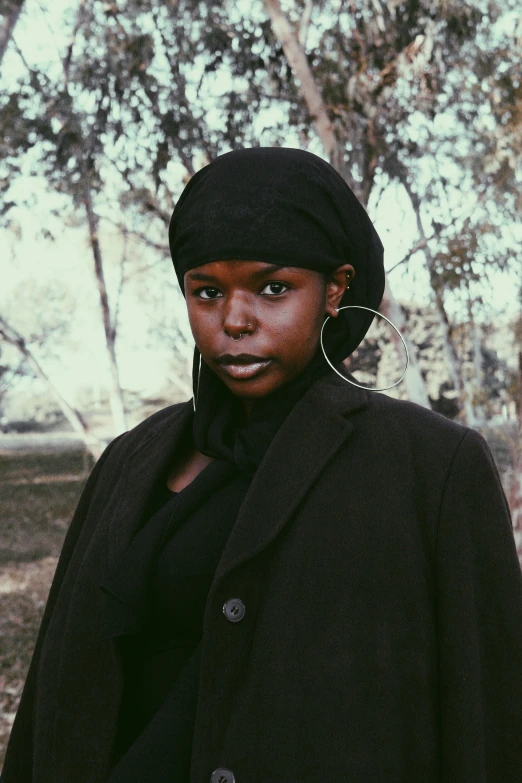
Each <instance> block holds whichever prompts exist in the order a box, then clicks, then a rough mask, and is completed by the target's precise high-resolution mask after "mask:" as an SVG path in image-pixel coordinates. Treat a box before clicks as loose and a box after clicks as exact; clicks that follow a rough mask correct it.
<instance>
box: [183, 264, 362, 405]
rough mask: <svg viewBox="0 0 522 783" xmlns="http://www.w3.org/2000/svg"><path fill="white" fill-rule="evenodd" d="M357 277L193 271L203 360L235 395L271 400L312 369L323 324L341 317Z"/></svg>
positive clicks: (265, 268) (188, 286)
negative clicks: (339, 312)
mask: <svg viewBox="0 0 522 783" xmlns="http://www.w3.org/2000/svg"><path fill="white" fill-rule="evenodd" d="M354 274H355V272H354V269H353V267H352V266H351V265H350V264H345V265H344V266H342V267H339V268H338V269H337V270H336V271H335V272H334V273H333V275H331V276H330V278H329V280H328V282H327V281H326V280H325V279H324V277H323V276H322V275H321V274H320V273H319V272H315V271H312V270H308V269H301V268H300V267H283V266H281V265H276V264H268V263H265V262H263V261H212V262H210V263H208V264H202V265H201V266H198V267H196V268H194V269H192V270H189V271H188V272H186V273H185V276H184V286H185V297H186V302H187V309H188V317H189V321H190V326H191V329H192V334H193V335H194V340H195V342H196V345H197V347H198V349H199V352H200V353H201V356H202V357H203V359H204V361H205V362H206V363H207V364H208V366H209V367H210V368H211V369H212V370H213V371H214V372H215V374H216V375H217V376H218V377H219V378H220V379H221V380H222V381H223V383H225V384H226V386H227V387H228V388H229V389H230V391H231V392H232V394H234V395H235V396H237V397H240V398H242V399H243V400H245V401H248V400H250V401H253V400H255V399H259V398H260V397H265V396H266V395H267V394H270V393H271V392H273V391H275V390H276V389H278V388H279V387H280V386H283V385H284V384H286V383H288V382H289V381H291V380H292V379H293V378H296V377H297V376H298V375H299V374H300V373H301V372H302V371H303V370H304V369H305V368H306V366H307V365H308V364H309V362H310V361H311V359H312V358H313V356H314V354H315V351H316V349H317V346H318V344H319V335H320V331H321V327H322V325H323V322H324V319H325V317H326V315H331V316H333V317H335V316H337V313H336V312H335V308H336V307H338V306H339V302H340V300H341V298H342V295H343V293H344V290H345V288H346V286H347V285H348V283H349V281H350V280H351V279H352V278H353V276H354ZM240 334H241V339H240V340H237V338H238V337H239V335H240ZM233 338H234V339H233ZM249 407H250V406H249V405H247V408H249Z"/></svg>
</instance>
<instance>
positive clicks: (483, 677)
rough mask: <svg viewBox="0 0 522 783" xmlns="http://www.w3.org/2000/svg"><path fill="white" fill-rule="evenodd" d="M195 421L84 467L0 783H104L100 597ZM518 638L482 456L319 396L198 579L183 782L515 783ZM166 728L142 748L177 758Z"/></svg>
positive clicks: (183, 421)
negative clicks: (169, 751)
mask: <svg viewBox="0 0 522 783" xmlns="http://www.w3.org/2000/svg"><path fill="white" fill-rule="evenodd" d="M193 418H194V414H193V407H192V401H189V402H187V403H183V404H180V405H174V406H171V407H169V408H166V409H165V410H163V411H160V412H158V413H157V414H154V415H153V416H151V417H149V418H148V419H147V420H145V421H144V422H142V423H141V424H139V425H138V426H137V427H135V428H133V429H132V430H130V431H129V432H128V433H125V434H124V435H122V436H120V437H118V438H116V439H115V440H114V441H113V442H112V443H111V444H110V445H109V447H108V448H107V449H106V450H105V452H104V454H103V455H102V457H101V458H100V460H99V461H98V463H97V465H96V466H95V468H94V470H93V472H92V474H91V476H90V478H89V480H88V482H87V485H86V488H85V490H84V492H83V494H82V497H81V499H80V502H79V505H78V508H77V511H76V513H75V515H74V518H73V520H72V523H71V526H70V528H69V531H68V533H67V536H66V540H65V544H64V547H63V550H62V554H61V557H60V560H59V563H58V567H57V570H56V575H55V578H54V580H53V585H52V587H51V592H50V595H49V600H48V603H47V606H46V609H45V613H44V617H43V620H42V625H41V629H40V632H39V635H38V640H37V644H36V648H35V652H34V655H33V659H32V662H31V666H30V670H29V674H28V677H27V681H26V685H25V688H24V692H23V696H22V700H21V704H20V708H19V710H18V713H17V716H16V719H15V722H14V726H13V730H12V733H11V738H10V741H9V746H8V750H7V756H6V762H5V769H4V773H3V776H2V783H29V781H32V783H69V781H74V782H75V783H102V781H105V780H106V778H107V775H108V772H109V769H110V763H111V759H112V751H113V745H114V739H115V736H116V731H117V726H118V718H119V710H120V706H121V699H122V694H123V672H122V664H121V655H120V653H119V651H118V649H117V647H116V645H115V644H114V640H111V639H109V640H107V639H105V640H104V639H101V638H100V629H101V623H102V615H103V612H104V609H105V608H106V606H107V604H106V602H105V600H104V599H105V598H106V594H104V593H103V591H101V590H100V588H99V584H100V582H101V581H102V579H103V578H104V576H105V575H107V574H108V573H110V572H111V569H114V568H115V567H116V564H117V563H118V562H121V560H122V557H123V555H124V553H125V552H126V551H127V550H128V549H129V547H130V546H131V543H132V540H133V538H134V536H136V535H137V534H138V531H139V530H140V527H141V526H142V524H143V515H144V510H145V508H146V504H147V499H148V498H149V497H150V495H151V492H152V490H153V487H154V484H155V482H156V481H157V479H158V476H160V475H162V474H164V473H165V471H166V470H167V467H168V465H170V464H171V461H172V457H173V455H174V454H175V453H176V451H177V449H178V446H179V444H180V443H181V442H182V437H183V433H186V432H187V431H190V428H191V426H192V422H193ZM200 475H201V474H200ZM182 496H183V492H181V493H180V495H179V499H181V497H182ZM241 608H242V611H241V613H240V615H237V616H235V612H236V610H238V609H241ZM243 610H244V611H243ZM521 629H522V574H521V571H520V566H519V563H518V559H517V554H516V549H515V542H514V537H513V531H512V527H511V521H510V516H509V510H508V506H507V501H506V497H505V495H504V492H503V490H502V486H501V483H500V479H499V475H498V471H497V469H496V467H495V463H494V461H493V458H492V456H491V453H490V450H489V448H488V446H487V444H486V441H485V440H484V438H483V437H482V436H481V435H480V434H478V433H477V432H475V431H474V430H472V429H469V428H467V427H463V426H461V425H460V424H457V423H455V422H452V421H449V420H447V419H446V418H444V417H443V416H440V415H438V414H436V413H434V412H432V411H428V410H425V409H424V408H422V407H420V406H418V405H416V404H414V403H409V402H402V401H397V400H393V399H392V398H390V397H388V396H386V395H382V394H373V395H370V394H369V393H368V392H365V391H362V390H360V389H356V388H354V387H352V386H350V385H348V384H347V383H345V382H344V381H343V380H342V379H340V378H339V377H338V376H337V375H335V373H333V372H332V373H329V374H326V375H325V376H323V377H322V378H320V379H319V380H318V381H317V383H315V384H314V385H313V386H312V387H311V388H310V389H309V390H308V391H307V392H306V393H305V394H304V396H303V397H302V399H301V400H299V401H298V402H297V404H296V405H295V407H294V408H293V409H292V410H291V411H290V413H289V414H288V416H287V418H286V419H285V421H284V422H283V424H282V426H281V427H280V429H279V430H278V431H277V433H276V435H275V437H274V439H273V441H272V443H271V445H270V447H269V448H268V450H267V452H266V455H265V457H264V459H263V460H262V462H261V464H260V465H259V467H258V469H257V471H256V473H255V475H254V477H253V479H252V481H251V484H250V486H249V488H248V491H247V492H246V495H245V498H244V500H243V503H242V504H241V507H240V509H239V513H238V515H237V518H236V519H235V522H234V524H233V527H232V530H231V533H230V535H229V537H228V539H227V541H226V544H225V547H224V549H223V552H222V554H221V556H220V558H219V562H218V564H217V567H216V569H215V573H214V576H213V579H212V583H211V585H210V589H209V592H208V595H207V598H206V602H205V608H204V615H203V625H202V637H201V647H200V661H197V660H196V661H194V664H195V668H197V669H199V684H198V694H197V704H196V715H195V722H194V731H193V736H192V755H191V764H190V777H189V778H188V779H189V781H190V783H210V780H211V776H212V774H213V772H215V771H216V770H221V769H222V770H225V771H224V772H222V773H219V775H220V776H221V777H222V778H223V779H224V780H227V781H229V780H230V781H232V780H235V781H236V783H317V781H318V780H320V781H321V783H339V781H343V780H347V781H348V780H349V781H350V782H351V783H369V781H371V782H372V783H419V781H423V783H441V782H442V783H519V781H520V780H522V753H521V752H520V737H521V736H522V633H521ZM167 701H168V699H167ZM167 701H166V702H165V704H167ZM162 707H163V705H162ZM162 707H160V709H159V710H158V712H157V713H156V715H155V716H154V718H153V720H152V721H151V724H153V723H154V719H155V718H156V717H157V716H159V717H158V725H157V726H154V725H153V726H152V729H151V732H152V733H154V730H157V733H156V734H155V735H154V736H155V737H156V738H157V737H158V736H159V735H160V734H161V732H164V733H165V736H167V737H168V738H169V741H171V742H172V743H173V744H175V743H176V741H177V740H178V738H179V736H181V733H177V732H178V730H179V728H180V727H179V726H174V727H172V726H170V725H168V724H167V723H166V722H164V721H161V717H162V716H161V710H162ZM151 724H149V726H150V725H151ZM147 728H148V727H147ZM160 739H161V737H160ZM160 744H161V745H162V743H160ZM167 745H168V743H167ZM162 747H163V745H162ZM169 747H170V746H169ZM151 748H152V749H153V745H152V743H151V744H149V743H146V744H145V746H144V748H143V751H144V752H150V750H151ZM151 763H152V761H151ZM160 763H163V762H162V760H161V759H160V760H159V761H158V762H157V764H160ZM168 763H169V759H166V761H165V767H166V768H168ZM226 770H229V772H226ZM232 775H233V777H232ZM146 779H147V781H148V780H153V779H154V778H153V777H150V776H148V777H147V778H146ZM214 779H217V776H214ZM137 783H138V781H137Z"/></svg>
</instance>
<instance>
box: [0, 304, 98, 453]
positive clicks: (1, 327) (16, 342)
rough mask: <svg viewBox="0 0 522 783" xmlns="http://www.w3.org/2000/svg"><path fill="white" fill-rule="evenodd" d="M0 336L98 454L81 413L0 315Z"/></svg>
mask: <svg viewBox="0 0 522 783" xmlns="http://www.w3.org/2000/svg"><path fill="white" fill-rule="evenodd" d="M0 337H2V338H3V339H4V340H5V341H6V342H7V343H9V345H12V346H14V347H15V348H16V349H17V350H18V351H20V353H21V354H22V355H23V357H24V359H25V360H26V361H27V363H28V365H29V367H30V368H31V370H32V371H33V372H34V374H35V375H36V377H37V378H40V380H42V381H44V383H45V384H46V385H47V387H48V389H49V391H50V392H51V394H52V395H53V397H54V399H55V400H56V402H57V403H58V405H59V406H60V409H61V411H62V413H63V415H64V416H65V417H66V419H67V420H68V422H69V423H70V425H71V427H72V428H73V430H74V431H75V432H78V433H79V434H80V435H81V436H82V438H83V439H84V442H85V444H86V445H87V446H88V447H89V448H90V449H91V450H92V449H93V448H94V450H93V452H92V453H93V454H94V456H96V455H98V456H99V451H100V448H99V447H100V441H99V439H98V438H96V437H95V436H94V435H93V434H92V432H91V430H90V428H89V425H88V424H87V422H86V420H85V419H84V418H83V416H82V414H81V413H80V412H79V411H78V410H77V409H76V408H74V407H73V406H72V405H70V403H68V402H67V400H66V399H65V397H63V396H62V395H61V394H60V392H59V391H58V389H57V388H56V386H55V385H54V383H53V382H52V380H51V379H50V377H49V376H48V375H47V373H46V372H45V370H44V369H43V368H42V367H41V365H40V363H39V362H38V360H37V359H36V357H35V356H34V355H33V353H32V351H31V349H30V348H29V347H28V345H27V343H26V341H25V339H24V337H23V336H22V335H21V334H20V333H19V332H18V331H17V330H16V329H15V328H14V327H12V326H11V325H10V324H8V323H7V321H6V320H5V318H3V317H2V316H0Z"/></svg>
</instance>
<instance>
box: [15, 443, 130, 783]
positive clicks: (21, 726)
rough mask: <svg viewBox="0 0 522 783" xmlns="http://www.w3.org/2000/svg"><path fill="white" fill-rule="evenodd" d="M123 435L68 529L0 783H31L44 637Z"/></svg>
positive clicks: (85, 491) (92, 476)
mask: <svg viewBox="0 0 522 783" xmlns="http://www.w3.org/2000/svg"><path fill="white" fill-rule="evenodd" d="M124 434H125V433H122V434H121V435H118V437H117V438H114V440H112V441H111V442H110V443H109V445H108V446H107V447H106V448H105V450H104V451H103V454H102V455H101V457H100V458H99V459H98V461H97V462H96V465H95V466H94V468H93V469H92V471H91V474H90V476H89V478H88V479H87V483H86V484H85V487H84V489H83V492H82V494H81V496H80V500H79V501H78V505H77V507H76V510H75V512H74V515H73V518H72V520H71V523H70V525H69V528H68V530H67V534H66V536H65V540H64V543H63V546H62V549H61V552H60V557H59V558H58V564H57V566H56V570H55V573H54V577H53V581H52V584H51V589H50V591H49V595H48V598H47V603H46V605H45V609H44V612H43V616H42V620H41V623H40V628H39V631H38V635H37V639H36V644H35V647H34V651H33V655H32V658H31V663H30V665H29V670H28V673H27V677H26V680H25V684H24V688H23V691H22V696H21V699H20V703H19V705H18V710H17V713H16V716H15V720H14V723H13V727H12V730H11V734H10V736H9V742H8V744H7V750H6V756H5V760H4V766H3V770H2V775H1V776H0V781H1V783H30V781H31V780H32V766H33V764H32V724H33V707H34V695H35V686H36V678H37V671H38V665H39V662H40V653H41V649H42V644H43V640H44V638H45V634H46V631H47V627H48V625H49V621H50V618H51V616H52V613H53V610H54V605H55V603H56V599H57V596H58V594H59V592H60V587H61V585H62V581H63V578H64V576H65V573H66V571H67V567H68V565H69V562H70V560H71V556H72V554H73V552H74V549H75V546H76V542H77V541H78V537H79V535H80V532H81V529H82V525H83V522H84V519H85V516H86V514H87V510H88V508H89V505H90V503H91V498H92V496H93V493H94V490H95V487H96V483H97V481H98V477H99V475H100V473H101V471H102V469H103V466H104V464H105V461H106V460H107V457H108V456H109V454H110V452H111V450H112V448H113V446H114V444H115V443H116V442H117V441H118V440H119V439H120V438H122V437H123V435H124Z"/></svg>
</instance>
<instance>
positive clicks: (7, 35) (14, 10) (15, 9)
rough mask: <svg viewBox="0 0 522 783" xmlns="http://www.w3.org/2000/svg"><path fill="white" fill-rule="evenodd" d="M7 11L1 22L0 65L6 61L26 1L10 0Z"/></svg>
mask: <svg viewBox="0 0 522 783" xmlns="http://www.w3.org/2000/svg"><path fill="white" fill-rule="evenodd" d="M6 5H7V9H6V11H5V12H4V13H3V14H2V16H3V18H2V20H1V21H0V65H1V64H2V60H3V59H4V54H5V53H6V50H7V47H8V45H9V41H10V40H11V38H12V37H13V32H14V29H15V26H16V23H17V22H18V19H19V18H20V14H21V12H22V8H23V5H24V0H10V1H9V2H7V3H6Z"/></svg>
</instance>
